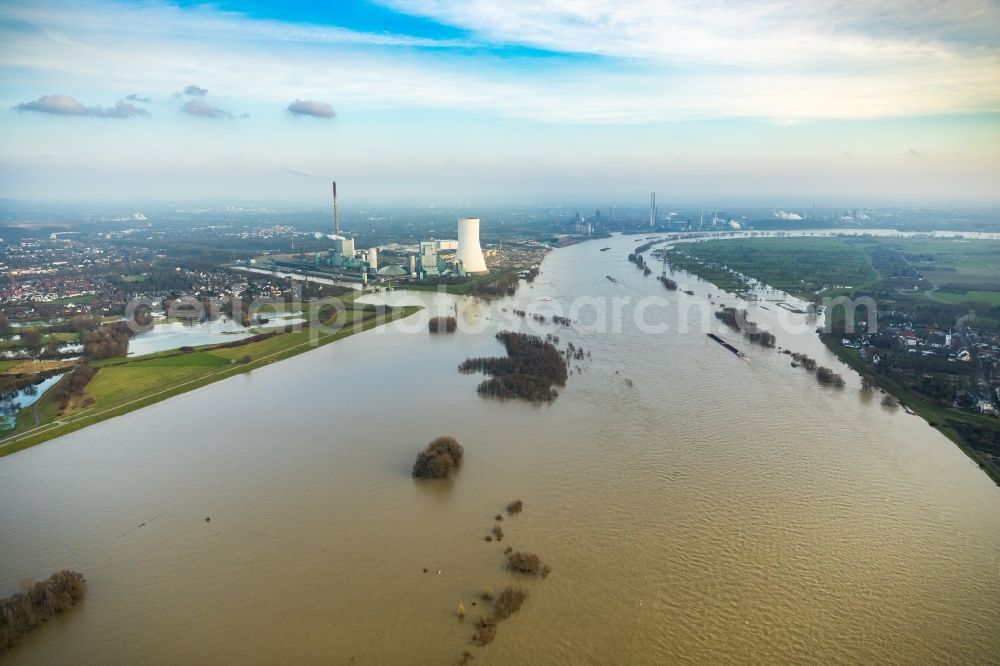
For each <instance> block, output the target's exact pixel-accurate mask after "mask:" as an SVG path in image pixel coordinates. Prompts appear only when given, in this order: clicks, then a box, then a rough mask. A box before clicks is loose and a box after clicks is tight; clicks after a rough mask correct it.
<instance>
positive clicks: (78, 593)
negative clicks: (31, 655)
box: [0, 571, 86, 653]
mask: <svg viewBox="0 0 1000 666" xmlns="http://www.w3.org/2000/svg"><path fill="white" fill-rule="evenodd" d="M85 591H86V580H84V578H83V574H80V573H77V572H75V571H59V572H57V573H54V574H52V575H51V576H49V579H48V580H43V581H38V582H37V583H35V582H29V583H27V584H26V585H25V591H24V592H19V593H17V594H15V595H13V596H10V597H7V598H6V599H0V653H3V652H4V651H5V650H9V649H10V648H12V647H14V645H15V644H16V643H17V641H18V640H19V639H20V638H21V637H22V636H24V635H25V634H27V633H28V632H30V631H31V630H32V629H34V628H35V627H37V626H38V625H40V624H42V623H43V622H48V621H49V620H50V619H51V618H52V617H54V616H55V615H56V614H58V613H62V612H63V611H64V610H66V609H68V608H71V607H72V606H75V605H76V603H77V602H78V601H80V600H81V599H83V594H84V592H85Z"/></svg>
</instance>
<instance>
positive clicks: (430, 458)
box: [413, 436, 465, 479]
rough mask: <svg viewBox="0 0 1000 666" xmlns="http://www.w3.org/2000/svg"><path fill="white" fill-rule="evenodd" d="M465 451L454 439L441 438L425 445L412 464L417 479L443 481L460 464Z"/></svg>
mask: <svg viewBox="0 0 1000 666" xmlns="http://www.w3.org/2000/svg"><path fill="white" fill-rule="evenodd" d="M463 455H465V450H464V449H463V448H462V445H461V444H459V443H458V442H457V441H456V440H455V438H454V437H447V436H442V437H438V438H437V439H435V440H434V441H433V442H431V443H430V444H428V445H427V448H426V449H424V450H423V451H421V452H420V453H419V454H418V455H417V461H416V462H415V463H413V476H414V478H417V479H445V478H448V475H449V474H451V473H452V472H453V471H455V470H457V469H458V468H459V466H461V464H462V456H463Z"/></svg>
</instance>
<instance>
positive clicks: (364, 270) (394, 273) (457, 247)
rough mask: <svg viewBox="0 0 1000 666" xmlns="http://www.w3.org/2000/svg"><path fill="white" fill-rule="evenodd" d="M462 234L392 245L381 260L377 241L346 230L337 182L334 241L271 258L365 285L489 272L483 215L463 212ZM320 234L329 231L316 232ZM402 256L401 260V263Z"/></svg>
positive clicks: (276, 263)
mask: <svg viewBox="0 0 1000 666" xmlns="http://www.w3.org/2000/svg"><path fill="white" fill-rule="evenodd" d="M457 226H458V228H457V232H458V234H457V235H458V238H457V240H452V239H432V240H424V241H420V243H419V244H418V246H417V248H415V249H416V250H417V252H416V253H413V249H414V248H413V246H410V249H409V250H408V251H404V252H400V251H399V250H400V249H402V248H398V249H397V248H393V247H392V246H387V247H386V248H384V249H385V250H386V252H384V253H383V255H384V257H385V261H384V262H383V265H381V266H380V265H379V250H378V248H375V247H372V248H368V249H358V248H355V246H354V239H353V238H347V237H345V236H344V235H342V234H341V228H340V207H339V204H338V201H337V183H336V182H334V183H333V235H331V236H326V237H327V238H330V239H331V240H333V247H332V248H331V249H329V250H327V251H323V252H311V253H309V254H308V255H306V254H302V253H300V254H299V255H298V256H290V255H286V256H285V257H282V258H278V257H276V258H274V259H272V260H271V267H272V269H275V270H279V269H286V270H289V269H290V270H296V271H301V272H306V273H309V274H314V275H316V274H319V275H322V276H324V277H329V278H332V279H335V280H341V281H344V282H350V283H352V284H355V285H356V284H360V285H362V286H366V285H369V284H373V283H375V284H377V283H382V282H387V281H390V280H407V279H409V280H435V279H437V278H452V277H466V276H470V275H480V274H483V273H487V272H489V269H488V268H487V267H486V258H485V257H484V255H483V250H482V247H481V246H480V243H479V218H476V217H464V218H461V219H459V220H458V225H457ZM316 237H317V238H323V237H324V235H321V234H317V236H316ZM400 262H402V263H400Z"/></svg>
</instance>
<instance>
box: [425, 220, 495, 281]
mask: <svg viewBox="0 0 1000 666" xmlns="http://www.w3.org/2000/svg"><path fill="white" fill-rule="evenodd" d="M408 259H409V269H410V270H409V272H410V276H411V277H416V278H420V279H428V278H434V277H439V276H448V275H456V276H466V275H479V274H482V273H486V272H488V271H489V269H487V268H486V258H485V257H484V256H483V248H482V247H481V246H480V244H479V218H478V217H463V218H460V219H459V220H458V240H426V241H420V252H419V254H417V255H416V256H413V255H411V256H410V257H409V258H408Z"/></svg>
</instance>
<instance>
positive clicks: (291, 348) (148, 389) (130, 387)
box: [0, 306, 420, 457]
mask: <svg viewBox="0 0 1000 666" xmlns="http://www.w3.org/2000/svg"><path fill="white" fill-rule="evenodd" d="M419 309H420V308H419V307H417V306H408V307H401V308H389V309H388V310H387V311H386V312H385V313H381V314H380V313H377V312H375V311H370V310H352V311H351V312H357V313H360V314H359V316H358V317H357V318H356V319H354V320H352V321H350V322H348V323H347V324H346V325H345V326H344V327H343V328H341V329H340V330H338V331H335V332H333V333H327V334H318V335H317V334H315V333H314V332H312V331H310V330H308V329H305V330H298V331H289V332H281V333H275V334H273V335H268V336H262V337H261V338H260V339H258V340H254V341H251V342H248V343H246V344H237V345H233V344H228V343H224V344H217V345H204V346H200V347H196V348H194V351H187V352H182V351H179V350H172V351H169V352H159V353H155V354H148V355H146V356H141V357H138V358H111V359H103V360H101V361H96V362H94V363H93V367H95V368H98V372H97V374H96V375H95V377H94V378H93V379H92V380H91V382H90V383H89V384H88V385H87V387H86V389H85V392H84V394H83V395H82V396H81V397H80V399H74V400H73V401H72V402H71V403H70V404H68V405H67V407H66V409H65V410H63V409H62V407H61V405H60V404H59V402H58V401H57V399H56V398H55V396H54V395H53V393H52V392H49V393H47V394H46V395H45V396H44V397H43V398H42V399H41V400H39V402H38V404H37V405H35V406H34V409H33V410H22V412H21V413H20V414H19V415H18V424H17V427H16V428H15V429H14V431H12V433H11V434H9V435H7V437H5V438H4V439H2V440H0V457H3V456H6V455H9V454H11V453H15V452H17V451H21V450H24V449H26V448H29V447H31V446H35V445H36V444H41V443H42V442H45V441H47V440H50V439H54V438H56V437H59V436H61V435H65V434H66V433H69V432H73V431H74V430H79V429H80V428H85V427H87V426H89V425H93V424H95V423H100V422H101V421H104V420H107V419H110V418H113V417H115V416H121V415H122V414H127V413H128V412H131V411H134V410H137V409H141V408H142V407H146V406H148V405H152V404H155V403H157V402H160V401H162V400H166V399H167V398H170V397H173V396H176V395H180V394H182V393H186V392H188V391H192V390H194V389H196V388H201V387H202V386H207V385H208V384H212V383H214V382H217V381H220V380H223V379H227V378H229V377H232V376H235V375H238V374H242V373H246V372H250V371H251V370H254V369H257V368H260V367H263V366H265V365H269V364H271V363H275V362H277V361H281V360H284V359H287V358H290V357H292V356H297V355H299V354H302V353H304V352H307V351H310V350H312V349H315V348H316V347H320V346H323V345H327V344H330V343H331V342H336V341H337V340H341V339H343V338H346V337H348V336H350V335H353V334H355V333H360V332H362V331H367V330H369V329H372V328H374V327H376V326H381V325H384V324H388V323H390V322H392V321H395V320H397V319H402V318H405V317H409V316H410V315H412V314H414V313H415V312H417V311H418V310H419Z"/></svg>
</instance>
